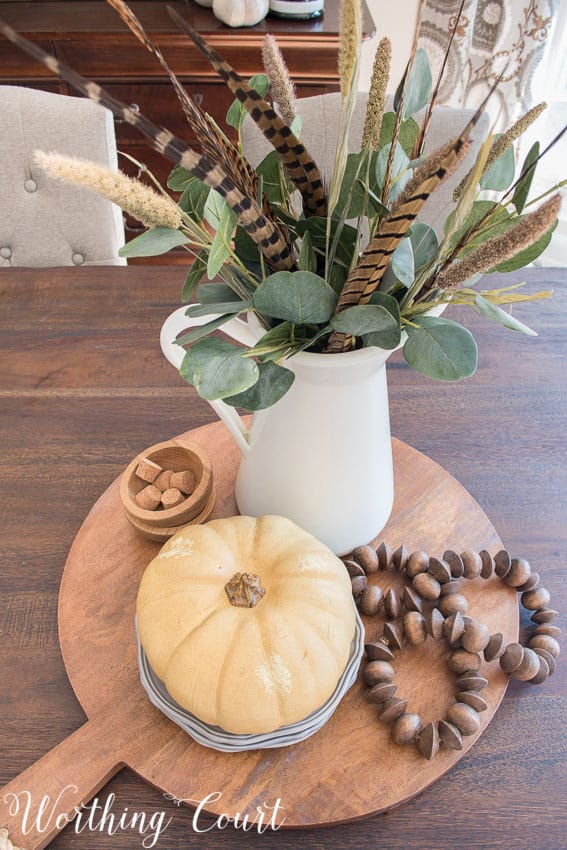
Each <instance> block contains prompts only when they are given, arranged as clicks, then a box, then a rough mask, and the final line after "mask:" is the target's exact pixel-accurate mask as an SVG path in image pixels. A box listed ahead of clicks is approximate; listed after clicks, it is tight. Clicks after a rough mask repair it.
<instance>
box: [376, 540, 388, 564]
mask: <svg viewBox="0 0 567 850" xmlns="http://www.w3.org/2000/svg"><path fill="white" fill-rule="evenodd" d="M376 554H377V556H378V569H380V570H387V569H388V567H389V566H390V564H391V563H392V550H391V549H390V547H389V546H388V544H387V543H380V545H379V546H378V550H377V552H376Z"/></svg>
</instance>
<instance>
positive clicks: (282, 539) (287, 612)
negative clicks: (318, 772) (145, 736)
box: [137, 516, 355, 734]
mask: <svg viewBox="0 0 567 850" xmlns="http://www.w3.org/2000/svg"><path fill="white" fill-rule="evenodd" d="M249 606H250V607H249ZM137 616H138V631H139V635H140V640H141V643H142V646H143V647H144V650H145V652H146V655H147V658H148V661H149V663H150V665H151V667H152V669H153V671H154V672H155V673H156V675H157V676H158V677H159V678H160V679H161V680H162V681H163V682H164V684H165V686H166V688H167V690H168V692H169V693H170V694H171V696H172V697H173V699H174V700H176V702H178V703H179V705H181V706H183V708H185V709H186V710H187V711H189V712H191V713H192V714H194V715H195V716H196V717H198V718H200V719H201V720H203V721H204V722H205V723H209V724H211V725H213V726H220V727H221V728H222V729H224V730H226V731H227V732H233V733H238V734H247V733H249V734H256V733H258V734H259V733H264V732H271V731H273V730H274V729H278V728H279V727H280V726H286V725H288V724H290V723H295V722H296V721H299V720H302V719H303V718H305V717H307V716H308V715H309V714H311V712H312V711H315V710H316V709H318V708H320V707H321V706H322V705H323V704H324V703H325V702H326V700H327V699H328V698H329V697H330V696H331V694H332V693H333V691H334V689H335V687H336V685H337V682H338V680H339V678H340V676H341V675H342V673H343V671H344V669H345V666H346V663H347V661H348V658H349V653H350V647H351V641H352V639H353V637H354V632H355V612H354V606H353V602H352V596H351V587H350V579H349V577H348V574H347V571H346V570H345V568H344V566H343V564H342V562H341V561H340V560H339V559H338V558H337V557H336V556H335V555H333V554H332V552H331V551H330V550H329V549H328V548H327V547H326V546H324V545H323V544H322V543H320V542H319V541H318V540H316V539H315V538H314V537H312V536H311V535H310V534H307V532H305V531H303V530H302V529H301V528H298V526H296V525H294V524H293V523H292V522H290V521H289V520H287V519H285V518H283V517H276V516H265V517H260V518H257V519H256V518H251V517H233V518H231V519H220V520H213V521H212V522H209V523H207V524H206V525H195V526H187V527H186V528H183V529H181V530H180V531H178V532H177V534H175V536H174V537H172V538H171V540H169V541H168V542H167V543H166V544H165V546H163V548H162V549H161V550H160V552H159V554H158V555H157V557H155V558H154V559H153V561H151V563H150V564H149V566H148V568H147V569H146V571H145V573H144V575H143V578H142V582H141V584H140V589H139V592H138V600H137Z"/></svg>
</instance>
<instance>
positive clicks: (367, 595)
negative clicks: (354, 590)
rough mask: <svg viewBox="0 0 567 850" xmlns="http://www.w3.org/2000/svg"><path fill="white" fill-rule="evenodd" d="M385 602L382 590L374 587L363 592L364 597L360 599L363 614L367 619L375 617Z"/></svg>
mask: <svg viewBox="0 0 567 850" xmlns="http://www.w3.org/2000/svg"><path fill="white" fill-rule="evenodd" d="M383 601H384V598H383V596H382V591H381V590H380V588H379V587H376V586H375V585H372V586H371V587H367V588H366V589H365V590H363V591H362V596H361V597H360V610H361V611H362V613H363V614H366V616H367V617H373V616H374V615H375V614H377V613H378V611H379V610H380V608H381V606H382V602H383Z"/></svg>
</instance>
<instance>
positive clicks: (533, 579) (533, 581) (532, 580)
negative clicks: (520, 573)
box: [517, 573, 539, 593]
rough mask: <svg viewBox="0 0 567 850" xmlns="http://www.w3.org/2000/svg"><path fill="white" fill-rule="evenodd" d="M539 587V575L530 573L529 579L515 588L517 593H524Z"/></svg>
mask: <svg viewBox="0 0 567 850" xmlns="http://www.w3.org/2000/svg"><path fill="white" fill-rule="evenodd" d="M538 585H539V573H531V575H530V577H529V579H528V580H527V581H525V582H524V584H521V585H520V587H518V588H517V591H518V593H525V592H526V590H533V589H534V587H537V586H538Z"/></svg>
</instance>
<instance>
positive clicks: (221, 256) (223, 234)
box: [207, 200, 237, 280]
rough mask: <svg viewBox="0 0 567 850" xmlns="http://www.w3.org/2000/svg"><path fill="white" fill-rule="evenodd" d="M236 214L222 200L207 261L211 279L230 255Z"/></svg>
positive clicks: (208, 273)
mask: <svg viewBox="0 0 567 850" xmlns="http://www.w3.org/2000/svg"><path fill="white" fill-rule="evenodd" d="M236 221H237V215H236V213H235V212H234V210H233V209H231V207H229V205H228V204H227V203H226V201H224V200H223V205H222V211H221V214H220V219H219V223H218V226H217V230H216V233H215V236H214V239H213V242H212V244H211V247H210V250H209V259H208V261H207V277H208V278H209V280H212V279H213V278H214V277H215V276H216V275H217V274H218V273H219V271H220V270H221V268H222V266H223V264H224V262H225V260H227V259H228V258H229V257H230V253H231V248H230V242H231V239H232V234H233V231H234V228H235V227H236Z"/></svg>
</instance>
